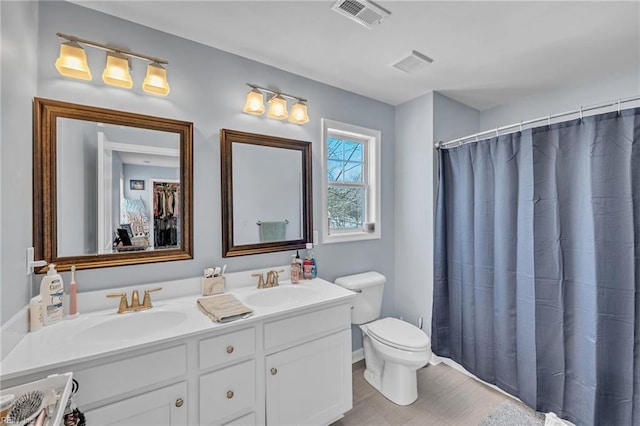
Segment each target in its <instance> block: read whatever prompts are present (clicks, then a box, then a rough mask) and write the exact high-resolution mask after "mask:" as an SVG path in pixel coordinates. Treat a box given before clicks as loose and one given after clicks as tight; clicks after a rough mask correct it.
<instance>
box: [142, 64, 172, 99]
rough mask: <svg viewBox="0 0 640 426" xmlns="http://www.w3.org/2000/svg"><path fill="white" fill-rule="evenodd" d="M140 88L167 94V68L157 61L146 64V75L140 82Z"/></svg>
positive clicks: (168, 89) (163, 94) (168, 88)
mask: <svg viewBox="0 0 640 426" xmlns="http://www.w3.org/2000/svg"><path fill="white" fill-rule="evenodd" d="M142 90H144V91H145V92H147V93H154V94H156V95H161V96H167V95H168V94H169V91H170V90H171V88H170V87H169V82H168V81H167V70H166V69H164V67H163V66H162V65H160V64H159V63H157V62H153V63H151V64H149V65H148V66H147V76H146V77H145V78H144V82H143V83H142Z"/></svg>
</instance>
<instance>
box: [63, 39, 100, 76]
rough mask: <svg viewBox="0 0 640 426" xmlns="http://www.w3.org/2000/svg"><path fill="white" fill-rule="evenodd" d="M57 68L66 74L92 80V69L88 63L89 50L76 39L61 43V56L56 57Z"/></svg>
mask: <svg viewBox="0 0 640 426" xmlns="http://www.w3.org/2000/svg"><path fill="white" fill-rule="evenodd" d="M56 69H57V70H58V72H59V73H60V74H62V75H64V76H67V77H72V78H79V79H80V80H91V78H92V76H91V70H90V69H89V64H87V52H85V51H84V49H83V48H82V46H80V45H79V44H78V43H77V42H75V41H68V42H66V43H62V44H61V45H60V56H59V57H58V59H56Z"/></svg>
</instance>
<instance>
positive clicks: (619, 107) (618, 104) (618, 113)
mask: <svg viewBox="0 0 640 426" xmlns="http://www.w3.org/2000/svg"><path fill="white" fill-rule="evenodd" d="M618 115H620V98H618Z"/></svg>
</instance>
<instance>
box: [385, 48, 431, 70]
mask: <svg viewBox="0 0 640 426" xmlns="http://www.w3.org/2000/svg"><path fill="white" fill-rule="evenodd" d="M432 62H433V59H431V58H430V57H428V56H427V55H425V54H423V53H420V52H418V51H417V50H412V51H411V54H410V55H409V56H407V57H406V58H404V59H402V60H401V61H398V62H396V63H395V64H393V66H394V67H395V68H397V69H399V70H400V71H404V72H406V73H412V72H414V71H417V70H418V69H420V68H422V67H423V66H425V65H428V64H430V63H432Z"/></svg>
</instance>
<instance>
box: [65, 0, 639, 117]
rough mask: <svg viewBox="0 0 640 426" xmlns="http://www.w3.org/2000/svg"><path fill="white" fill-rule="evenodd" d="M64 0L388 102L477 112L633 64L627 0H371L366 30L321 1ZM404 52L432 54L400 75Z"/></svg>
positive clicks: (633, 20)
mask: <svg viewBox="0 0 640 426" xmlns="http://www.w3.org/2000/svg"><path fill="white" fill-rule="evenodd" d="M73 3H77V4H81V5H83V6H86V7H89V8H92V9H95V10H99V11H102V12H105V13H108V14H111V15H115V16H118V17H120V18H124V19H127V20H130V21H134V22H138V23H140V24H143V25H146V26H149V27H152V28H155V29H158V30H161V31H164V32H167V33H171V34H175V35H178V36H181V37H184V38H187V39H190V40H193V41H197V42H200V43H203V44H206V45H209V46H213V47H216V48H218V49H221V50H224V51H227V52H231V53H234V54H237V55H240V56H243V57H246V58H249V59H253V60H256V61H259V62H262V63H265V64H268V65H272V66H275V67H277V68H280V69H282V70H285V71H289V72H292V73H295V74H300V75H303V76H305V77H308V78H311V79H313V80H317V81H320V82H323V83H326V84H329V85H332V86H336V87H339V88H342V89H345V90H348V91H351V92H355V93H358V94H361V95H364V96H367V97H370V98H373V99H377V100H380V101H383V102H386V103H389V104H391V105H398V104H401V103H403V102H406V101H408V100H410V99H413V98H415V97H418V96H420V95H422V94H424V93H427V92H430V91H433V90H437V91H439V92H441V93H443V94H445V95H446V96H449V97H451V98H453V99H455V100H458V101H460V102H462V103H465V104H467V105H469V106H472V107H474V108H476V109H479V110H485V109H488V108H492V107H495V106H498V105H502V104H506V103H509V102H512V101H514V100H517V99H520V98H522V97H525V96H528V95H531V94H534V93H537V92H540V91H548V90H553V89H556V88H558V87H562V86H566V85H570V84H577V83H580V82H583V81H589V80H594V79H597V78H601V77H603V76H605V75H607V74H611V73H613V72H615V71H620V70H626V71H629V70H632V69H636V70H638V72H639V73H640V2H638V1H627V2H611V1H586V2H581V1H568V2H557V1H547V2H545V1H530V2H523V1H510V2H507V1H497V2H485V1H469V2H458V1H389V0H387V1H384V0H380V1H378V2H377V3H378V4H379V5H380V6H382V7H384V8H385V9H387V10H389V11H390V12H391V16H389V17H388V18H386V19H385V20H384V21H383V22H382V23H381V24H380V25H378V26H376V27H374V28H373V29H367V28H365V27H363V26H361V25H359V24H357V23H355V22H353V21H351V20H349V19H347V18H345V17H344V16H341V15H339V14H337V13H336V12H334V11H332V10H331V6H332V5H333V3H334V2H333V1H267V0H262V1H184V0H183V1H154V2H150V1H94V0H89V1H87V0H80V1H76V0H74V1H73ZM150 6H151V7H150ZM412 50H418V51H420V52H422V53H423V54H425V55H427V56H429V57H431V58H433V60H434V62H433V63H432V64H430V65H428V66H426V67H423V68H422V69H420V70H418V71H416V72H414V73H412V74H407V73H404V72H402V71H399V70H397V69H395V68H394V67H392V66H391V65H392V64H393V63H396V62H398V61H399V60H401V59H403V58H404V57H406V56H407V55H409V54H410V53H411V51H412ZM168 59H169V60H170V58H168Z"/></svg>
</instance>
